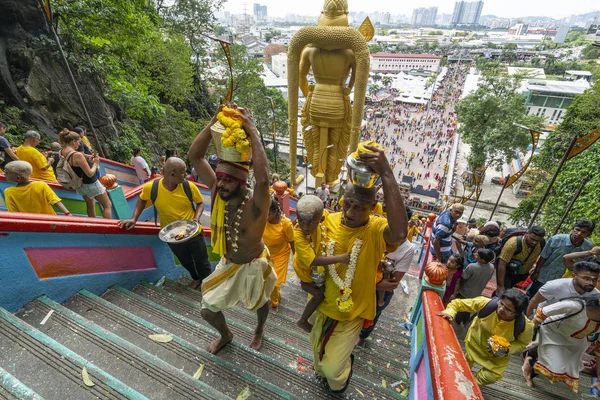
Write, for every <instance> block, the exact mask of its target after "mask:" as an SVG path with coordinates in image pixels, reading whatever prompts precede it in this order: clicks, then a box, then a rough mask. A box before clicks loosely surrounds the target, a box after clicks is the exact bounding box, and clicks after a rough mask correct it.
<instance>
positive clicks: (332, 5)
mask: <svg viewBox="0 0 600 400" xmlns="http://www.w3.org/2000/svg"><path fill="white" fill-rule="evenodd" d="M322 14H325V16H327V17H329V18H335V17H339V16H340V15H347V14H348V1H347V0H325V5H324V6H323V11H322Z"/></svg>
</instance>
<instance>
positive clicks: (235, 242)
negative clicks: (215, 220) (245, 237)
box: [225, 193, 250, 253]
mask: <svg viewBox="0 0 600 400" xmlns="http://www.w3.org/2000/svg"><path fill="white" fill-rule="evenodd" d="M249 198H250V193H246V197H244V200H243V201H242V203H241V204H240V205H239V207H238V209H237V211H236V212H235V217H234V219H233V238H232V237H231V229H232V226H231V224H230V221H229V202H226V203H225V228H226V229H225V238H226V240H227V241H228V242H229V243H231V248H232V249H233V252H234V253H237V251H238V248H239V247H238V240H239V238H240V237H239V235H240V232H239V228H240V220H241V218H242V212H244V205H245V204H246V201H248V199H249Z"/></svg>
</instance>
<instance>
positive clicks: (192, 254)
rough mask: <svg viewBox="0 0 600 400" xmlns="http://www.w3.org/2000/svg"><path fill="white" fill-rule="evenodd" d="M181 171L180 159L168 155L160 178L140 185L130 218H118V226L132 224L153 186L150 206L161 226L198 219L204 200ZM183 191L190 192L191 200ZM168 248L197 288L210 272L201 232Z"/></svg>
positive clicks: (144, 204) (194, 287) (126, 227)
mask: <svg viewBox="0 0 600 400" xmlns="http://www.w3.org/2000/svg"><path fill="white" fill-rule="evenodd" d="M185 170H186V165H185V163H184V162H183V160H182V159H181V158H177V157H169V159H168V160H167V161H166V162H165V165H164V177H163V178H162V179H158V180H154V181H151V182H148V183H146V184H145V185H144V188H143V189H142V193H141V194H140V197H139V199H138V201H137V203H136V205H135V209H134V210H133V216H132V217H131V219H128V220H123V221H120V222H119V226H120V227H121V228H125V229H127V230H129V229H131V228H133V227H134V226H135V224H136V222H137V220H138V218H139V217H140V214H141V213H142V211H144V209H145V208H146V205H147V203H148V201H151V200H152V192H153V187H154V192H156V199H155V201H154V207H155V208H156V211H157V212H158V215H159V217H160V227H161V228H162V227H164V226H166V225H169V224H170V223H171V222H175V221H179V220H196V221H198V222H200V216H201V215H202V212H203V211H204V200H203V198H202V194H200V190H198V187H197V186H196V185H194V184H190V183H189V181H186V180H185ZM184 185H185V186H184ZM186 191H187V192H188V194H191V199H190V197H188V194H186ZM169 247H170V248H171V251H173V253H174V254H175V255H176V256H177V258H178V259H179V262H181V265H183V266H184V267H185V269H187V270H188V272H189V273H190V276H191V277H192V279H193V281H192V283H190V287H192V288H193V289H196V288H198V287H199V286H200V284H201V283H202V280H204V278H206V277H207V276H208V275H210V272H211V268H210V262H209V261H208V252H207V250H206V243H205V242H204V235H203V234H202V231H200V232H199V233H198V234H197V235H196V236H195V237H193V238H192V239H190V240H187V241H185V242H183V243H176V244H172V243H169Z"/></svg>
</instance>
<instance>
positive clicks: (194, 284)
mask: <svg viewBox="0 0 600 400" xmlns="http://www.w3.org/2000/svg"><path fill="white" fill-rule="evenodd" d="M201 283H202V281H201V280H200V279H196V280H194V281H191V282H190V283H188V287H189V288H192V289H198V286H200V284H201Z"/></svg>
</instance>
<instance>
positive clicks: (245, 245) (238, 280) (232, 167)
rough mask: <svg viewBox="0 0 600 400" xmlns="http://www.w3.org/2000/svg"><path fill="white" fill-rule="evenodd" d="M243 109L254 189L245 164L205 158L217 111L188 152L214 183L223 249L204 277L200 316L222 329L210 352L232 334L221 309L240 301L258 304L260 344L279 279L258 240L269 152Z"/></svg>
mask: <svg viewBox="0 0 600 400" xmlns="http://www.w3.org/2000/svg"><path fill="white" fill-rule="evenodd" d="M218 111H220V108H219V110H218ZM241 111H242V116H241V119H242V126H243V128H244V130H245V131H246V134H247V135H248V137H249V138H250V140H251V142H252V165H253V168H254V178H255V180H256V183H255V185H254V192H251V191H249V190H248V189H247V187H246V181H247V179H248V170H249V167H248V165H245V164H242V163H230V162H226V161H222V160H220V161H219V164H218V165H217V169H216V171H213V169H212V168H211V167H210V165H209V164H208V161H207V160H206V159H205V158H204V156H205V154H206V150H207V148H208V145H209V144H210V141H211V132H210V127H211V126H212V125H213V124H214V123H215V122H216V121H217V119H216V116H215V117H213V118H212V120H211V121H210V123H209V124H208V125H207V126H206V127H205V128H204V129H203V130H202V132H200V133H199V134H198V136H197V137H196V139H195V140H194V142H193V143H192V146H191V147H190V151H189V153H188V156H189V159H190V161H191V163H192V165H193V166H194V168H195V170H196V171H197V173H198V176H199V177H200V179H201V180H202V182H204V183H205V184H206V185H208V186H209V187H211V188H212V202H213V206H212V210H211V233H212V236H211V241H212V246H213V252H215V253H217V254H220V255H221V261H220V262H219V264H218V265H217V267H216V269H215V271H214V272H213V273H212V274H211V275H210V276H209V277H207V278H206V279H205V280H204V282H203V283H202V297H203V299H202V317H203V318H204V319H205V320H206V321H207V322H208V323H209V324H211V325H212V326H213V327H214V328H215V329H216V330H217V331H218V332H219V334H220V335H221V336H220V337H219V338H218V339H216V340H215V341H213V342H212V343H211V344H210V345H209V347H208V351H210V352H211V353H213V354H216V353H217V352H218V351H219V350H220V349H221V348H222V347H223V346H225V345H226V344H227V343H229V342H231V340H232V339H233V333H232V332H231V330H230V329H229V326H227V322H226V321H225V316H224V315H223V313H222V310H224V309H227V308H231V307H234V306H235V305H236V304H237V303H238V302H242V303H243V304H244V305H245V307H246V308H249V309H252V310H256V313H257V316H258V323H257V325H256V330H255V331H254V336H253V338H252V342H251V343H250V347H252V348H253V349H255V350H259V349H260V347H261V344H262V337H263V327H264V324H265V322H266V320H267V316H268V315H269V297H270V295H271V292H272V291H273V287H274V286H275V283H276V281H277V275H276V274H275V270H274V269H273V265H272V263H271V260H270V258H269V255H268V251H267V250H266V248H265V245H264V243H263V240H262V234H263V231H264V230H265V225H266V223H267V215H268V212H269V205H270V202H271V198H270V195H269V167H268V162H267V155H266V154H265V150H264V148H263V147H262V146H261V142H260V139H259V136H258V131H257V130H256V125H255V124H254V119H253V117H252V114H251V113H250V111H249V110H247V109H241ZM242 249H243V250H242Z"/></svg>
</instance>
